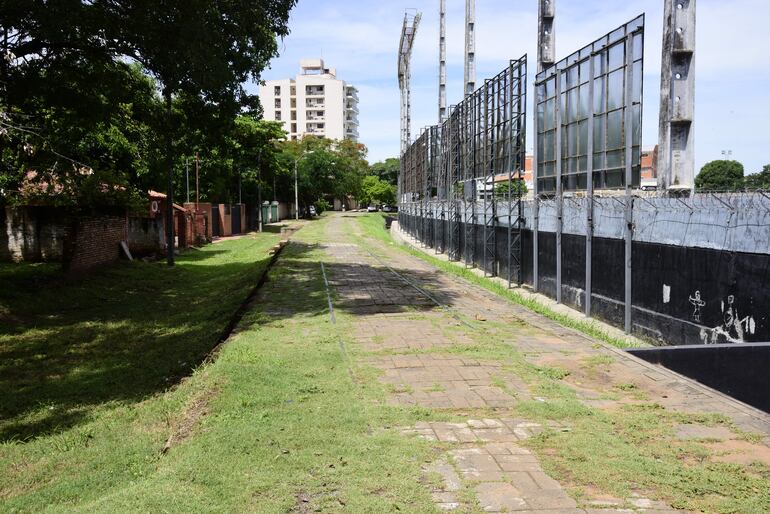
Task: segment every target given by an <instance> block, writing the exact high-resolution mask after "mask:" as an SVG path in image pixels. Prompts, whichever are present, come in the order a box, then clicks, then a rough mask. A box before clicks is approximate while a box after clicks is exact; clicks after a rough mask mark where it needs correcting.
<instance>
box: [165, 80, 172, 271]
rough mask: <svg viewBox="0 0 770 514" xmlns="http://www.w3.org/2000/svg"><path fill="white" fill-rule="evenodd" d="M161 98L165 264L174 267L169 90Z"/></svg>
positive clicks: (166, 89)
mask: <svg viewBox="0 0 770 514" xmlns="http://www.w3.org/2000/svg"><path fill="white" fill-rule="evenodd" d="M163 96H164V98H165V100H166V172H167V173H168V183H167V185H166V263H167V264H168V265H169V266H173V265H174V246H175V245H174V240H175V238H174V155H173V151H174V148H173V140H172V137H173V136H172V134H171V129H172V127H171V89H169V88H164V89H163Z"/></svg>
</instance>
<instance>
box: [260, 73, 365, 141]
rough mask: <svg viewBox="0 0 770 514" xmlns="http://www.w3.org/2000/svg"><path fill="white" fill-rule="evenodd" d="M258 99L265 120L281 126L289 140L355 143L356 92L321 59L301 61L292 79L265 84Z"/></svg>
mask: <svg viewBox="0 0 770 514" xmlns="http://www.w3.org/2000/svg"><path fill="white" fill-rule="evenodd" d="M259 99H260V101H261V102H262V108H263V109H264V117H265V119H266V120H275V121H280V122H282V123H283V127H284V130H286V132H288V133H289V138H290V139H301V138H302V137H303V136H304V135H306V134H312V135H314V136H322V137H326V138H329V139H352V140H354V141H357V140H358V90H357V89H356V88H355V87H353V86H351V85H350V84H347V83H345V81H344V80H340V79H338V78H337V70H335V69H334V68H326V67H325V65H324V61H323V59H303V60H302V61H300V73H299V75H297V76H296V78H293V79H283V80H268V81H265V85H264V86H262V87H261V88H260V92H259Z"/></svg>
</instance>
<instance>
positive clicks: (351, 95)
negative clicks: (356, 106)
mask: <svg viewBox="0 0 770 514" xmlns="http://www.w3.org/2000/svg"><path fill="white" fill-rule="evenodd" d="M345 97H347V98H348V99H351V100H355V101H356V102H358V90H357V89H356V88H354V87H352V86H348V87H347V88H346V89H345Z"/></svg>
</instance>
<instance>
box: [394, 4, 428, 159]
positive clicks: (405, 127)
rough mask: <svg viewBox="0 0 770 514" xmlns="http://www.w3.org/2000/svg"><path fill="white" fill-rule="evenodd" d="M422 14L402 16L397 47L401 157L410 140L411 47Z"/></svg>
mask: <svg viewBox="0 0 770 514" xmlns="http://www.w3.org/2000/svg"><path fill="white" fill-rule="evenodd" d="M421 18H422V13H419V12H418V13H416V14H415V15H410V14H409V13H406V14H404V26H403V28H402V29H401V42H400V44H399V45H398V87H399V89H400V90H401V155H403V154H404V152H406V149H407V148H408V147H409V142H410V140H411V137H412V134H411V125H412V118H411V108H412V104H411V98H410V84H409V82H410V78H411V70H410V60H411V58H412V46H413V45H414V38H415V35H416V34H417V27H418V26H419V25H420V19H421Z"/></svg>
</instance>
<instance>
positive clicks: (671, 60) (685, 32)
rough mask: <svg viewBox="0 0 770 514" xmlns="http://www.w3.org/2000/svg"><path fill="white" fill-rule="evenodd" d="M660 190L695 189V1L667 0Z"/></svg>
mask: <svg viewBox="0 0 770 514" xmlns="http://www.w3.org/2000/svg"><path fill="white" fill-rule="evenodd" d="M664 1H665V7H664V14H663V56H662V62H661V73H660V120H659V123H660V127H659V131H658V189H660V190H663V191H665V190H668V191H671V192H672V193H687V192H692V191H693V188H694V185H695V181H694V177H695V142H694V130H693V129H694V125H695V0H664Z"/></svg>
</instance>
